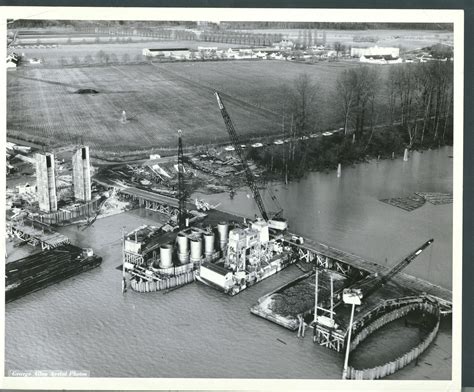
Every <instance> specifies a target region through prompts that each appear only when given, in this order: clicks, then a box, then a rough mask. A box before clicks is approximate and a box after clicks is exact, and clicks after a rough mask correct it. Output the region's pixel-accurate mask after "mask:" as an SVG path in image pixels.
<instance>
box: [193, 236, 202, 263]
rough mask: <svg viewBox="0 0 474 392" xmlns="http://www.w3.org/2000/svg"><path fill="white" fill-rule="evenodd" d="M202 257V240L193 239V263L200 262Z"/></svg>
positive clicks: (199, 238) (198, 238)
mask: <svg viewBox="0 0 474 392" xmlns="http://www.w3.org/2000/svg"><path fill="white" fill-rule="evenodd" d="M201 256H202V238H201V237H193V238H191V261H192V262H198V261H200V260H201Z"/></svg>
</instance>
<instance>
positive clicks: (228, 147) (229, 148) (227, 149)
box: [224, 146, 235, 151]
mask: <svg viewBox="0 0 474 392" xmlns="http://www.w3.org/2000/svg"><path fill="white" fill-rule="evenodd" d="M224 150H226V151H235V147H234V146H227V147H225V148H224Z"/></svg>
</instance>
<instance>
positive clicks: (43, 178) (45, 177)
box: [36, 153, 58, 212]
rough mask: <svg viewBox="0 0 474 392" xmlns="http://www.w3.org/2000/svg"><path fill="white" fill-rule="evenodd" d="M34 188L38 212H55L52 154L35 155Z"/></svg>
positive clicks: (56, 206)
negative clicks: (36, 195)
mask: <svg viewBox="0 0 474 392" xmlns="http://www.w3.org/2000/svg"><path fill="white" fill-rule="evenodd" d="M36 186H37V188H38V201H39V208H40V210H41V211H44V212H53V211H57V210H58V199H57V197H56V173H55V167H54V154H49V153H47V154H36Z"/></svg>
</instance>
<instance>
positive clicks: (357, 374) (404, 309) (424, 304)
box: [347, 297, 441, 380]
mask: <svg viewBox="0 0 474 392" xmlns="http://www.w3.org/2000/svg"><path fill="white" fill-rule="evenodd" d="M406 300H407V302H405V304H402V306H400V302H398V301H397V303H394V305H395V306H396V307H397V308H396V309H395V310H393V311H391V312H388V313H386V314H384V315H383V316H381V317H380V318H378V319H376V320H374V321H373V322H371V323H370V324H368V325H367V326H366V327H364V328H362V329H361V330H360V331H359V332H358V333H357V335H356V336H355V337H354V340H353V341H352V343H351V351H352V350H354V349H355V348H356V347H357V346H358V345H359V344H360V343H361V342H362V341H363V340H364V339H365V338H367V336H369V335H370V334H371V333H373V332H375V331H376V330H377V329H379V328H380V327H382V326H384V325H386V324H388V323H390V322H392V321H394V320H397V319H399V318H401V317H403V316H405V315H407V314H408V313H409V312H411V311H413V310H419V311H422V312H425V313H429V314H432V315H433V316H435V317H436V324H435V326H434V328H433V330H432V331H431V332H430V333H429V334H428V336H426V337H425V338H424V339H423V340H422V341H421V342H420V343H419V344H418V345H417V346H415V347H414V348H412V349H411V350H410V351H408V352H407V353H405V354H403V355H402V356H400V357H398V358H396V359H395V360H393V361H390V362H387V363H385V364H383V365H380V366H376V367H373V368H370V369H355V368H353V367H351V366H349V367H348V369H347V378H348V379H352V380H375V379H379V378H383V377H386V376H389V375H391V374H393V373H395V372H396V371H398V370H400V369H402V368H403V367H405V366H406V365H408V364H409V363H411V362H412V361H413V360H415V359H416V358H418V357H419V356H420V355H421V354H422V353H423V352H424V351H425V350H426V349H427V348H428V346H429V345H430V344H431V342H432V341H433V340H434V339H435V337H436V335H437V333H438V329H439V323H440V319H441V314H440V311H439V306H438V305H437V304H436V303H433V302H432V301H429V300H428V299H427V298H425V297H418V298H414V297H409V298H406ZM420 300H421V301H420Z"/></svg>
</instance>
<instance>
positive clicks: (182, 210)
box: [178, 129, 186, 230]
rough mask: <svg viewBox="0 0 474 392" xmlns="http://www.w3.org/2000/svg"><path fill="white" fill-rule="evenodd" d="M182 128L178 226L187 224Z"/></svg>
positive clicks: (179, 156) (179, 153) (180, 227)
mask: <svg viewBox="0 0 474 392" xmlns="http://www.w3.org/2000/svg"><path fill="white" fill-rule="evenodd" d="M181 133H182V132H181V129H179V130H178V227H179V229H180V230H181V229H184V227H185V226H186V190H185V188H184V165H183V164H184V156H183V142H182V140H181Z"/></svg>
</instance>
